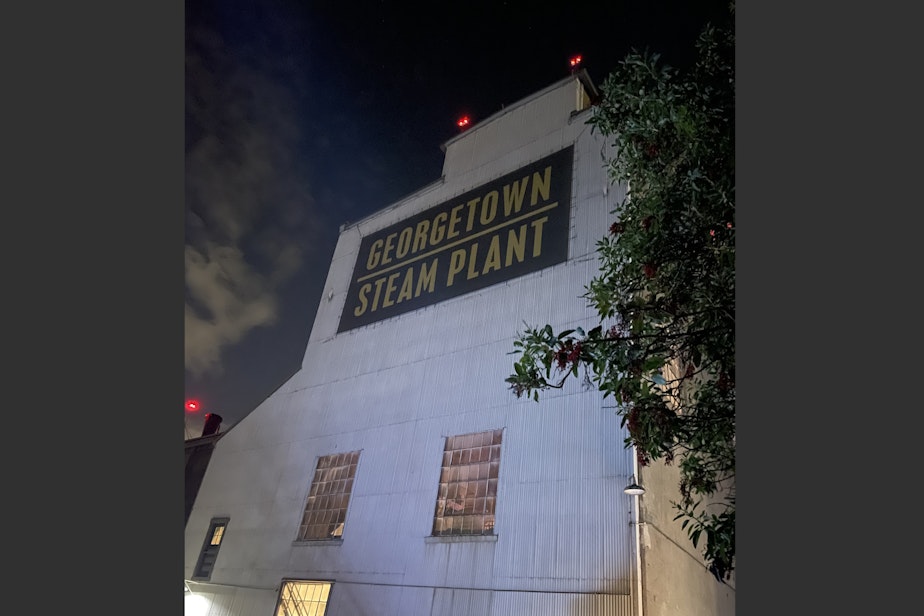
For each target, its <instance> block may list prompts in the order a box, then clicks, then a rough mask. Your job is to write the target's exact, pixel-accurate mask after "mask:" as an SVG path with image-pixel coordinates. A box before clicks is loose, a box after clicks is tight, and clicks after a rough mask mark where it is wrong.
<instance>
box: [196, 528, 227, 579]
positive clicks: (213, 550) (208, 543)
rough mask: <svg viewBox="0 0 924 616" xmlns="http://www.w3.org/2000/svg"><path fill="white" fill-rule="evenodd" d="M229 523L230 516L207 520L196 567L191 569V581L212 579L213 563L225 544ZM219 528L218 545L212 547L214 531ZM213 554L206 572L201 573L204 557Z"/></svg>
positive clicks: (216, 560)
mask: <svg viewBox="0 0 924 616" xmlns="http://www.w3.org/2000/svg"><path fill="white" fill-rule="evenodd" d="M229 522H231V517H230V516H221V517H217V518H212V519H211V520H209V526H208V531H207V532H206V533H205V539H204V540H203V541H202V548H201V549H200V550H199V558H198V559H197V560H196V566H195V568H194V569H193V575H192V579H193V580H204V581H208V580H211V579H212V572H213V571H214V570H215V563H217V562H218V553H219V551H220V550H221V546H222V544H224V542H225V535H226V534H227V531H228V523H229ZM219 528H221V534H220V536H219V539H218V543H217V544H215V545H213V544H212V539H213V538H214V537H215V531H217V530H218V529H219ZM210 554H214V556H215V558H214V560H213V562H212V564H211V566H210V567H209V569H208V571H206V572H204V573H203V567H204V565H205V558H206V556H208V555H210Z"/></svg>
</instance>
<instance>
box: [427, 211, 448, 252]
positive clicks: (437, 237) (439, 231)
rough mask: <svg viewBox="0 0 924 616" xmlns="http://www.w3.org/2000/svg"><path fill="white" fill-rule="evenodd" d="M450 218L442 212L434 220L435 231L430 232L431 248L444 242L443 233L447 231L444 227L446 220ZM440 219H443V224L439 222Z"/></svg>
mask: <svg viewBox="0 0 924 616" xmlns="http://www.w3.org/2000/svg"><path fill="white" fill-rule="evenodd" d="M448 216H449V215H448V214H447V213H446V212H440V213H439V214H437V215H436V216H435V217H434V218H433V229H431V230H430V245H431V246H432V245H434V244H439V243H440V242H442V241H443V232H444V231H446V229H445V228H444V227H443V224H444V223H445V222H446V218H448ZM440 218H442V219H443V222H439V220H440Z"/></svg>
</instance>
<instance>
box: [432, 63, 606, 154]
mask: <svg viewBox="0 0 924 616" xmlns="http://www.w3.org/2000/svg"><path fill="white" fill-rule="evenodd" d="M574 80H578V81H580V82H581V85H582V86H584V89H585V90H587V95H588V96H589V97H590V100H591V101H592V102H596V101H597V99H598V98H599V96H600V93H599V91H598V90H597V87H596V86H595V85H594V84H593V82H592V81H591V80H590V75H589V74H588V73H587V69H583V68H582V69H580V70H577V71H575V72H574V73H572V74H570V75H568V76H567V77H563V78H562V79H559V80H558V81H556V82H555V83H553V84H550V85H548V86H546V87H545V88H542V89H541V90H539V91H538V92H533V93H532V94H530V95H528V96H526V97H524V98H521V99H520V100H518V101H516V102H515V103H513V104H511V105H506V106H505V107H503V108H501V110H500V111H497V112H496V113H493V114H491V115H489V116H488V117H487V118H485V119H484V120H481V121H480V122H477V123H475V124H472V126H471V127H470V128H467V129H465V130H464V131H462V132H461V133H459V134H458V135H456V136H455V137H452V138H451V139H447V140H446V141H444V142H443V143H442V144H440V149H441V150H442V151H443V152H446V148H447V146H449V145H450V144H452V143H455V142H456V141H458V140H460V139H462V138H463V137H466V136H468V134H469V133H471V132H472V131H474V130H478V129H479V128H481V127H483V126H486V125H487V124H490V123H491V122H493V121H495V120H497V119H498V118H501V117H503V116H505V115H507V114H508V113H510V112H511V111H514V110H516V109H518V108H520V107H522V106H524V105H526V104H527V103H530V102H532V101H534V100H535V99H537V98H539V97H540V96H544V95H545V94H548V93H549V92H551V91H552V90H556V89H558V88H560V87H562V86H563V85H565V84H567V83H569V82H571V81H574Z"/></svg>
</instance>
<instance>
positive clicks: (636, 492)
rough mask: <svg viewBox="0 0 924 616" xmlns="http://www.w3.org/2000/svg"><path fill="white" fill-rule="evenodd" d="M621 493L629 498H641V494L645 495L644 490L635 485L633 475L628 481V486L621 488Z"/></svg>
mask: <svg viewBox="0 0 924 616" xmlns="http://www.w3.org/2000/svg"><path fill="white" fill-rule="evenodd" d="M622 491H623V492H625V493H626V494H628V495H629V496H641V495H642V494H644V493H645V488H643V487H642V486H640V485H639V484H638V483H636V482H635V475H632V477H631V479H630V481H629V485H627V486H626V487H625V488H623V490H622Z"/></svg>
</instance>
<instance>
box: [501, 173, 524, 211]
mask: <svg viewBox="0 0 924 616" xmlns="http://www.w3.org/2000/svg"><path fill="white" fill-rule="evenodd" d="M528 183H529V176H526V177H525V178H523V179H522V180H520V181H519V182H514V183H513V184H507V185H506V186H504V216H510V212H511V211H513V213H514V214H516V213H517V212H519V211H520V208H521V207H523V197H525V196H526V185H527V184H528ZM511 187H512V188H511Z"/></svg>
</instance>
